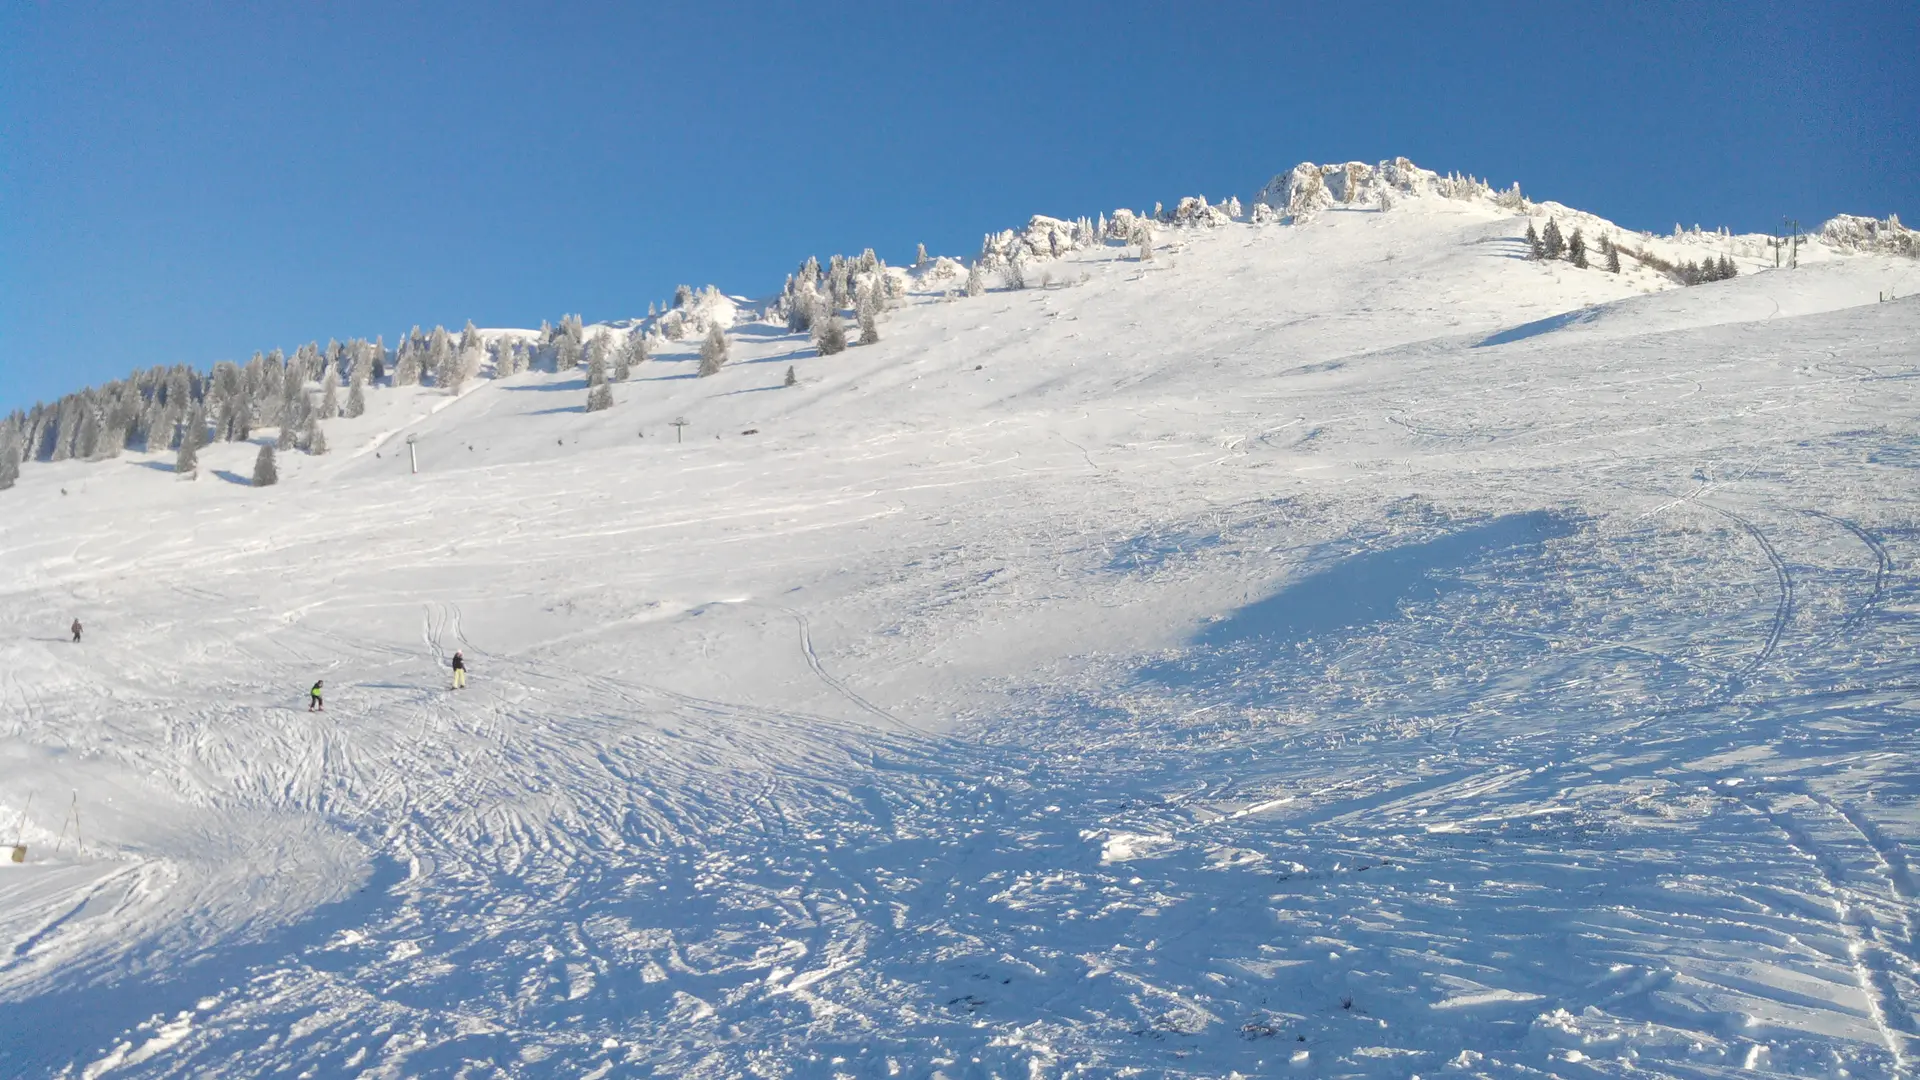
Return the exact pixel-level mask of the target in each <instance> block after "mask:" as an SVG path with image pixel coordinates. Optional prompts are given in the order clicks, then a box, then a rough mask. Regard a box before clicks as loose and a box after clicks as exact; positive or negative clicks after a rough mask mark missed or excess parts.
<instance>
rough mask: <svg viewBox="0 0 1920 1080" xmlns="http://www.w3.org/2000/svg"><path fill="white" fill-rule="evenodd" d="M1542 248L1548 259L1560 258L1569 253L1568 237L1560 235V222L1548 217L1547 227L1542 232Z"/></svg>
mask: <svg viewBox="0 0 1920 1080" xmlns="http://www.w3.org/2000/svg"><path fill="white" fill-rule="evenodd" d="M1540 250H1541V252H1542V253H1543V254H1544V256H1545V257H1546V258H1548V259H1558V258H1559V257H1560V256H1562V255H1565V254H1566V253H1567V241H1566V238H1565V237H1563V236H1561V235H1560V223H1559V222H1557V221H1555V220H1554V219H1552V218H1548V219H1547V229H1546V231H1545V232H1543V233H1541V234H1540Z"/></svg>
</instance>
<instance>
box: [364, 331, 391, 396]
mask: <svg viewBox="0 0 1920 1080" xmlns="http://www.w3.org/2000/svg"><path fill="white" fill-rule="evenodd" d="M386 377H387V335H385V334H376V335H375V336H374V339H373V366H372V367H371V368H369V369H368V370H367V378H368V380H369V381H370V382H372V383H373V384H374V385H375V386H378V385H379V384H380V380H381V379H384V378H386Z"/></svg>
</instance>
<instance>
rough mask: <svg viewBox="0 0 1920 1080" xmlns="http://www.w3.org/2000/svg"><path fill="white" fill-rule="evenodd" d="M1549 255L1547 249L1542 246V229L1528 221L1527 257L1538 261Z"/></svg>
mask: <svg viewBox="0 0 1920 1080" xmlns="http://www.w3.org/2000/svg"><path fill="white" fill-rule="evenodd" d="M1546 257H1547V249H1545V248H1543V247H1541V246H1540V230H1538V229H1536V228H1534V227H1533V222H1531V221H1529V222H1527V258H1529V259H1533V260H1535V261H1538V260H1540V259H1544V258H1546Z"/></svg>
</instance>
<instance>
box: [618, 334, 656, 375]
mask: <svg viewBox="0 0 1920 1080" xmlns="http://www.w3.org/2000/svg"><path fill="white" fill-rule="evenodd" d="M615 356H616V362H615V365H614V369H613V372H614V373H613V377H614V380H615V381H616V382H625V381H627V380H628V379H629V378H632V377H633V370H634V369H635V368H637V367H639V366H640V365H641V364H644V363H646V362H647V359H648V357H647V332H646V331H645V330H639V329H635V330H630V331H628V332H627V340H625V341H623V342H621V343H620V348H619V351H618V352H617V353H616V354H615Z"/></svg>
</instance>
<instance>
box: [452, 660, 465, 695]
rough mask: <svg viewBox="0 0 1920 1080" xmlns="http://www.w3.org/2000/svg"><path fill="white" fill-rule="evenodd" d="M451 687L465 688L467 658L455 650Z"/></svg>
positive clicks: (456, 688)
mask: <svg viewBox="0 0 1920 1080" xmlns="http://www.w3.org/2000/svg"><path fill="white" fill-rule="evenodd" d="M453 688H454V689H455V690H465V689H466V688H467V658H466V657H464V656H461V655H460V654H459V652H457V651H456V652H455V653H454V654H453Z"/></svg>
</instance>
